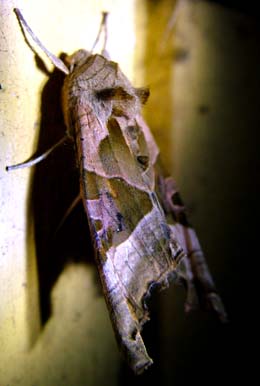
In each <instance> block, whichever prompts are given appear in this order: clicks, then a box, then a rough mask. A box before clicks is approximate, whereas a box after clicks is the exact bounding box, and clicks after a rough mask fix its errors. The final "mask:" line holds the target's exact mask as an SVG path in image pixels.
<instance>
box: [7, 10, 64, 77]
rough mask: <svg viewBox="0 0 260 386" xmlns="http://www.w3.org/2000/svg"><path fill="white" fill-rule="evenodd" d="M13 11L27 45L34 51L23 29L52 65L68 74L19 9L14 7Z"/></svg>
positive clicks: (61, 62) (60, 61)
mask: <svg viewBox="0 0 260 386" xmlns="http://www.w3.org/2000/svg"><path fill="white" fill-rule="evenodd" d="M14 13H15V14H16V16H17V19H18V21H19V24H20V26H21V27H22V32H23V35H24V38H25V40H26V42H27V43H28V45H29V46H30V48H31V49H32V50H33V51H34V49H33V47H32V46H31V44H30V42H29V41H28V39H27V37H26V34H25V31H27V33H28V34H29V35H30V36H31V38H32V39H33V40H34V42H35V43H36V44H37V46H38V47H40V49H41V50H42V51H43V52H44V53H45V54H46V55H47V56H48V58H49V59H50V61H51V62H52V63H53V64H54V66H55V67H57V68H58V69H59V70H60V71H62V72H64V74H66V75H68V74H69V69H68V68H67V67H66V66H65V64H64V63H63V61H62V60H61V59H59V58H57V56H55V55H53V54H52V53H51V52H50V51H48V50H47V48H46V47H45V46H44V45H43V44H42V42H41V41H40V40H39V39H38V38H37V36H36V35H35V33H34V32H33V31H32V30H31V28H30V27H29V25H28V23H27V22H26V20H25V19H24V17H23V15H22V13H21V11H20V9H18V8H14Z"/></svg>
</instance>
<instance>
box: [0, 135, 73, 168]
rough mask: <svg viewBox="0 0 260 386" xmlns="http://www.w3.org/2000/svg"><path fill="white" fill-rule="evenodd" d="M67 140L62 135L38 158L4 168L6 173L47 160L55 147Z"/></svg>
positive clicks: (66, 137)
mask: <svg viewBox="0 0 260 386" xmlns="http://www.w3.org/2000/svg"><path fill="white" fill-rule="evenodd" d="M68 138H69V137H68V135H67V134H66V135H64V137H62V138H61V139H60V140H59V141H58V142H57V143H55V144H54V145H53V146H52V147H51V148H50V149H48V150H46V151H45V152H44V153H42V154H41V155H39V156H38V157H35V158H30V159H29V160H28V161H25V162H22V163H20V164H16V165H11V166H6V171H7V172H9V171H10V170H15V169H22V168H27V167H28V168H30V167H31V166H33V165H36V164H38V163H39V162H41V161H43V160H44V159H45V158H47V157H48V156H49V155H50V154H51V153H52V152H53V150H55V149H56V148H57V147H59V146H60V145H62V144H63V143H64V142H65V141H66V140H67V139H68Z"/></svg>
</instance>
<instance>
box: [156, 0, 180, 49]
mask: <svg viewBox="0 0 260 386" xmlns="http://www.w3.org/2000/svg"><path fill="white" fill-rule="evenodd" d="M184 3H185V0H177V3H176V4H175V7H174V10H173V12H172V15H171V17H170V19H169V21H168V23H167V26H166V28H165V31H164V34H163V37H162V40H161V43H160V46H159V52H160V53H162V52H163V51H164V49H165V46H166V43H167V40H168V39H169V36H170V33H171V32H172V30H173V29H174V27H175V25H176V23H177V19H178V16H179V13H180V10H181V9H182V7H183V5H184Z"/></svg>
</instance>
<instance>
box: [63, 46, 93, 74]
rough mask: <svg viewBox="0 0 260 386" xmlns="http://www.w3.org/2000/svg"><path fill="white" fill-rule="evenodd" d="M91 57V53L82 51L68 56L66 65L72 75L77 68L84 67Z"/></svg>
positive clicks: (65, 61)
mask: <svg viewBox="0 0 260 386" xmlns="http://www.w3.org/2000/svg"><path fill="white" fill-rule="evenodd" d="M89 56H91V52H89V51H86V50H83V49H81V50H78V51H76V52H74V54H72V55H68V56H66V57H65V59H64V63H65V64H66V66H68V68H69V70H70V73H71V72H72V71H73V70H74V69H75V68H76V67H80V66H82V65H83V64H84V63H85V62H86V60H87V59H88V58H89Z"/></svg>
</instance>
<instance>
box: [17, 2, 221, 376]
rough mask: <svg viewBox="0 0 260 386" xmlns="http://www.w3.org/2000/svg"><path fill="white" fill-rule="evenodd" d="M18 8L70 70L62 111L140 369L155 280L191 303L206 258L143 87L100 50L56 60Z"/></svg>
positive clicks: (115, 303) (145, 358)
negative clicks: (164, 159) (167, 168)
mask: <svg viewBox="0 0 260 386" xmlns="http://www.w3.org/2000/svg"><path fill="white" fill-rule="evenodd" d="M15 12H16V15H17V17H18V19H19V21H20V22H21V24H22V26H23V27H24V28H25V29H26V31H27V33H29V34H30V35H31V37H32V38H33V40H34V41H35V42H36V44H38V45H39V47H40V48H41V49H43V51H44V52H45V53H46V54H47V55H48V57H49V58H50V59H51V61H52V62H53V64H54V65H55V66H56V67H57V68H59V69H60V70H61V71H63V72H65V73H66V74H67V76H66V78H65V81H64V86H63V91H62V105H63V112H64V119H65V123H66V125H67V135H68V136H70V137H72V138H74V141H75V148H76V159H77V164H78V167H79V171H80V191H81V198H82V200H83V204H84V207H85V211H86V214H87V217H88V222H89V226H90V230H91V233H92V238H93V243H94V246H95V250H96V260H97V265H98V269H99V273H100V278H101V281H102V285H103V290H104V294H105V298H106V301H107V305H108V308H109V311H110V316H111V320H112V323H113V327H114V330H115V332H116V335H117V338H118V342H119V344H120V346H121V348H122V351H123V352H124V354H125V357H126V358H127V360H128V362H129V364H130V366H131V367H132V369H133V370H134V371H135V372H136V373H141V372H142V371H143V370H144V369H146V368H147V367H148V366H149V365H150V364H151V363H152V359H151V358H150V357H149V355H148V354H147V352H146V348H145V345H144V342H143V340H142V338H141V334H140V332H141V329H142V326H143V324H144V323H145V321H146V320H147V319H148V310H147V307H146V304H145V300H146V298H147V296H149V295H150V292H151V288H152V287H153V286H154V284H160V285H162V286H166V285H167V283H168V279H169V277H176V276H177V275H178V276H179V277H182V278H183V279H184V280H185V281H186V283H187V286H188V299H190V302H191V300H192V301H193V303H192V304H195V300H194V299H195V298H196V293H197V292H196V288H195V285H194V280H199V281H200V283H202V288H203V290H204V291H206V293H207V294H209V293H210V294H215V289H214V285H211V284H212V283H213V282H212V283H211V282H210V280H209V278H210V274H209V272H208V271H207V267H206V265H205V262H204V260H203V258H200V259H198V254H197V255H196V253H195V252H196V251H195V249H196V247H197V245H198V243H197V242H196V240H197V239H196V235H195V233H194V231H193V230H192V231H191V229H192V228H190V227H189V226H188V224H187V223H186V222H185V221H183V218H185V215H184V211H183V208H178V205H177V206H176V205H174V201H173V198H174V194H175V191H174V189H172V185H171V184H169V181H168V180H167V178H165V177H164V176H162V175H161V171H159V173H158V167H157V159H158V154H159V150H158V147H157V145H156V143H155V141H154V138H153V136H152V134H151V132H150V130H149V128H148V126H147V125H146V124H145V122H144V120H143V119H142V117H141V107H142V104H143V103H144V102H145V101H146V99H147V98H148V95H149V91H148V90H147V89H146V88H141V89H137V88H134V87H133V86H132V84H131V83H130V81H129V80H128V79H127V78H126V76H125V75H124V74H123V73H122V72H121V70H120V68H119V66H118V64H117V63H115V62H113V61H110V60H108V59H107V58H106V57H104V56H103V55H92V54H91V53H89V52H87V51H85V50H79V51H78V52H76V53H75V54H73V55H72V56H69V57H67V58H66V60H65V62H66V63H65V64H64V63H63V65H64V67H63V65H62V64H60V62H59V61H60V59H58V58H57V59H58V61H57V60H56V59H55V58H56V57H55V56H54V55H53V54H51V53H49V51H48V50H47V49H46V48H45V47H44V46H43V45H42V43H41V42H40V41H39V39H38V38H37V37H36V36H35V35H34V33H33V32H32V30H31V29H30V27H29V26H28V24H27V23H26V21H25V20H24V18H23V17H22V15H21V13H20V11H19V10H17V9H16V11H15ZM105 15H106V14H105ZM105 18H106V16H104V15H103V24H105ZM103 51H104V49H103ZM187 235H188V236H189V237H188V236H187ZM183 249H184V250H185V252H186V253H187V254H186V255H185V253H184V251H183ZM203 264H204V265H203ZM202 265H203V270H202V271H201V270H200V269H199V268H198V267H202ZM209 283H210V285H209ZM216 296H217V295H216ZM193 298H194V299H193ZM211 298H212V297H211ZM215 303H216V302H215ZM213 308H214V307H213Z"/></svg>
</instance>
